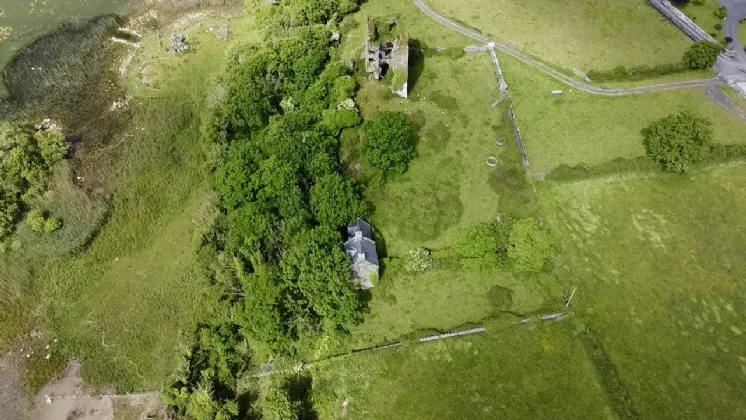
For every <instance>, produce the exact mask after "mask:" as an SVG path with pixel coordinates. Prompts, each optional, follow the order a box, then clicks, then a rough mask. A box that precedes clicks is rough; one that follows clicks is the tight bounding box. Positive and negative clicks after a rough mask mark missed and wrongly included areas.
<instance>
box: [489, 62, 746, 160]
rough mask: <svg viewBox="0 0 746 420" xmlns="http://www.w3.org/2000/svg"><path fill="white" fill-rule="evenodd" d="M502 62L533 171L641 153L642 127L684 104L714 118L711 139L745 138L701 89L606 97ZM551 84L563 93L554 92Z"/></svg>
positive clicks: (741, 129)
mask: <svg viewBox="0 0 746 420" xmlns="http://www.w3.org/2000/svg"><path fill="white" fill-rule="evenodd" d="M500 62H501V64H502V66H503V71H504V73H505V78H506V80H507V82H508V85H509V86H510V91H511V93H512V95H513V104H514V108H515V112H516V116H517V118H518V123H519V125H520V127H521V133H522V134H523V137H524V142H525V145H526V150H527V152H528V158H529V161H530V162H531V171H532V172H534V173H539V172H547V171H551V170H552V169H553V168H555V167H556V166H558V165H560V164H566V165H577V164H580V163H585V164H589V165H594V164H598V163H601V162H606V161H609V160H612V159H614V158H618V157H624V158H631V157H636V156H641V155H644V154H645V150H644V148H643V145H642V136H641V134H640V131H641V130H642V129H643V128H644V127H645V126H647V125H648V124H650V123H651V122H652V121H655V120H657V119H659V118H663V117H665V116H668V115H670V114H673V113H676V112H679V111H680V110H682V109H687V110H691V111H693V112H695V113H697V114H700V115H702V116H704V117H706V118H708V119H710V120H711V121H712V123H713V126H712V128H713V131H714V137H713V141H714V142H716V143H721V144H744V143H746V130H744V128H745V127H746V126H744V123H743V121H741V120H740V119H739V118H738V117H736V116H734V115H732V114H730V113H728V111H726V110H724V109H722V108H720V107H719V106H718V105H716V104H715V103H714V102H712V101H711V100H710V99H709V98H708V97H707V94H706V92H705V88H692V89H683V90H674V91H665V92H657V93H645V94H640V95H629V96H621V97H606V96H599V95H592V94H589V93H584V92H579V91H575V90H573V89H571V88H569V87H568V86H566V85H563V84H561V83H560V82H558V81H556V80H554V79H552V78H549V77H547V76H545V75H544V74H542V73H540V72H539V71H537V70H535V69H533V68H531V67H529V66H527V65H525V64H523V63H521V62H519V61H517V60H515V59H512V58H510V57H506V56H503V55H501V56H500ZM555 89H561V90H563V94H562V95H561V96H552V95H551V91H552V90H555Z"/></svg>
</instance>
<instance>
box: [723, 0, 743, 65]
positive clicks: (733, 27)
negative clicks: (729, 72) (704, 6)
mask: <svg viewBox="0 0 746 420" xmlns="http://www.w3.org/2000/svg"><path fill="white" fill-rule="evenodd" d="M718 2H719V3H720V5H721V6H725V7H727V8H728V17H727V18H726V19H725V25H724V27H723V29H724V32H725V36H728V37H731V38H733V42H731V47H732V48H733V50H734V51H735V52H736V57H735V58H736V61H738V63H739V64H742V65H744V66H746V51H744V49H743V48H744V47H743V42H742V41H741V40H740V39H739V38H738V24H739V22H741V19H743V18H745V17H746V0H718ZM745 25H746V23H745Z"/></svg>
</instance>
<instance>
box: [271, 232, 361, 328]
mask: <svg viewBox="0 0 746 420" xmlns="http://www.w3.org/2000/svg"><path fill="white" fill-rule="evenodd" d="M341 242H342V238H341V236H340V235H339V233H338V232H337V231H336V230H334V229H331V228H326V227H321V228H316V229H313V230H309V231H306V232H303V233H301V234H299V235H298V236H297V237H296V238H295V240H294V241H293V243H292V245H291V247H290V249H288V251H287V253H286V255H285V256H284V257H283V259H282V262H281V269H282V277H283V280H284V281H285V282H286V283H287V284H288V286H289V293H290V299H289V301H288V302H287V305H288V307H289V308H290V312H291V314H292V316H291V317H290V318H291V322H292V324H291V327H292V328H293V329H294V330H295V332H296V334H297V335H298V336H302V335H304V334H308V333H310V332H312V331H317V330H319V329H322V328H323V329H327V330H344V329H346V328H347V327H348V326H350V325H351V324H352V323H353V322H354V321H356V320H357V319H359V317H360V310H361V309H362V306H361V300H360V297H359V296H358V295H357V294H356V293H355V292H354V291H353V290H352V289H351V287H350V262H349V258H348V257H347V254H345V252H344V251H343V250H342V248H341V246H340V244H341Z"/></svg>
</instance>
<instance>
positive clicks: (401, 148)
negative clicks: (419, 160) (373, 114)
mask: <svg viewBox="0 0 746 420" xmlns="http://www.w3.org/2000/svg"><path fill="white" fill-rule="evenodd" d="M363 133H364V134H365V138H364V139H363V145H362V153H363V161H364V162H365V164H366V165H368V166H370V167H372V168H375V169H378V170H379V171H381V172H383V173H387V172H398V173H404V172H406V170H407V165H408V164H409V161H410V160H411V159H412V158H413V157H414V156H415V147H414V143H413V142H412V129H411V128H410V126H409V120H408V119H407V116H406V114H403V113H401V112H391V111H386V112H383V113H381V114H380V115H379V116H378V117H377V118H376V119H375V120H372V121H366V122H365V123H364V124H363Z"/></svg>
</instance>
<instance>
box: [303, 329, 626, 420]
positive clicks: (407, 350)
mask: <svg viewBox="0 0 746 420" xmlns="http://www.w3.org/2000/svg"><path fill="white" fill-rule="evenodd" d="M577 334H578V333H577V331H576V329H574V327H573V324H571V323H570V322H567V321H560V322H554V323H552V324H548V325H540V326H522V325H519V324H517V320H514V321H513V322H512V323H509V324H507V325H505V326H503V328H502V329H500V330H495V331H493V332H489V333H487V334H484V335H473V336H468V337H463V338H458V339H451V340H446V341H441V342H435V343H427V344H407V345H405V346H404V347H403V348H400V349H396V350H388V351H378V352H369V353H363V354H356V355H352V356H348V357H345V358H343V359H342V360H339V359H337V360H334V361H329V362H326V363H322V364H319V365H318V366H316V367H314V368H313V369H312V370H311V375H312V379H313V393H314V394H313V398H314V408H315V409H316V411H317V413H318V417H319V419H339V418H342V417H346V418H355V419H380V418H386V419H395V418H406V419H432V418H448V419H495V418H508V419H553V420H555V419H579V418H593V419H609V420H611V419H615V417H614V415H613V412H612V410H611V409H610V408H609V406H608V403H607V401H606V396H605V394H604V390H603V388H602V386H601V385H600V383H599V381H598V380H597V372H596V370H595V368H594V366H593V364H592V363H591V362H590V360H589V358H588V357H587V355H586V351H585V347H584V345H583V344H582V343H581V340H580V339H579V338H578V336H577ZM345 400H347V401H348V406H347V409H346V410H345V411H346V413H344V412H343V409H342V404H343V402H344V401H345ZM343 413H344V414H343Z"/></svg>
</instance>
